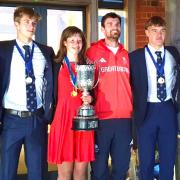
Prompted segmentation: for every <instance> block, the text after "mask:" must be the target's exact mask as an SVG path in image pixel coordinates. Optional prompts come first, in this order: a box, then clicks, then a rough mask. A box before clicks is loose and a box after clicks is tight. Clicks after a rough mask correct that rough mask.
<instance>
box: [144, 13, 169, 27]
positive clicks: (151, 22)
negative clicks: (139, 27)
mask: <svg viewBox="0 0 180 180" xmlns="http://www.w3.org/2000/svg"><path fill="white" fill-rule="evenodd" d="M150 26H162V27H166V22H165V20H164V19H163V18H162V17H160V16H152V17H151V18H150V19H148V20H147V22H146V23H145V29H148V27H150Z"/></svg>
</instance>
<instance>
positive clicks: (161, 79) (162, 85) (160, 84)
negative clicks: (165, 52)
mask: <svg viewBox="0 0 180 180" xmlns="http://www.w3.org/2000/svg"><path fill="white" fill-rule="evenodd" d="M155 54H156V55H157V65H158V67H159V68H161V67H162V66H163V59H162V57H161V51H156V52H155ZM157 98H158V99H159V100H160V101H164V100H165V99H166V81H165V75H164V70H163V73H162V74H159V72H157Z"/></svg>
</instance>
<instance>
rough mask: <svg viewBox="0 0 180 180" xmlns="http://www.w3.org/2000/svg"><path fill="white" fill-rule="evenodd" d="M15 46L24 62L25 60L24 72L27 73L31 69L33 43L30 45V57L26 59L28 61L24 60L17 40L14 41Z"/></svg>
mask: <svg viewBox="0 0 180 180" xmlns="http://www.w3.org/2000/svg"><path fill="white" fill-rule="evenodd" d="M15 46H16V48H17V50H18V51H19V53H20V55H21V57H22V58H23V60H24V62H25V68H26V74H29V72H30V71H31V69H32V59H33V53H34V43H33V45H32V50H31V53H30V57H29V60H28V61H26V60H25V55H24V54H23V51H22V49H21V48H20V47H19V45H18V44H17V42H16V44H15Z"/></svg>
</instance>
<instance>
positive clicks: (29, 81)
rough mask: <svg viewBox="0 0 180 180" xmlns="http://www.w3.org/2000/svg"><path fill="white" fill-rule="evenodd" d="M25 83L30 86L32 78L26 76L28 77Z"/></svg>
mask: <svg viewBox="0 0 180 180" xmlns="http://www.w3.org/2000/svg"><path fill="white" fill-rule="evenodd" d="M25 81H26V84H31V83H32V78H31V77H29V76H28V77H26V79H25Z"/></svg>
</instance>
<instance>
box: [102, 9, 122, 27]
mask: <svg viewBox="0 0 180 180" xmlns="http://www.w3.org/2000/svg"><path fill="white" fill-rule="evenodd" d="M108 18H118V19H119V22H120V24H121V16H119V15H118V14H116V13H114V12H110V13H107V14H105V15H104V16H103V17H102V20H101V26H102V27H104V23H105V21H106V19H108Z"/></svg>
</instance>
